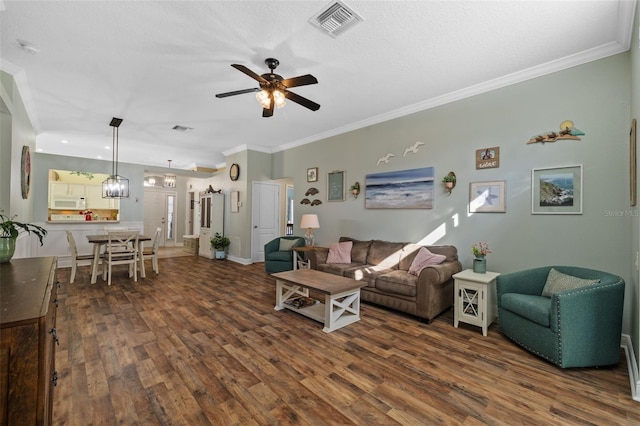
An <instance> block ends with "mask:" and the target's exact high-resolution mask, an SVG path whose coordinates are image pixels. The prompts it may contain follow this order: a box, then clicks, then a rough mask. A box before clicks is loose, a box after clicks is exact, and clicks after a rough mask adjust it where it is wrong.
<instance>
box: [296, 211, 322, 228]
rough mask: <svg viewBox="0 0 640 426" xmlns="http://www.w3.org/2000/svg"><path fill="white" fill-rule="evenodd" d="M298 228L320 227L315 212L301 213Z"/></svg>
mask: <svg viewBox="0 0 640 426" xmlns="http://www.w3.org/2000/svg"><path fill="white" fill-rule="evenodd" d="M300 228H307V229H308V228H320V222H319V221H318V215H317V214H303V215H302V219H300Z"/></svg>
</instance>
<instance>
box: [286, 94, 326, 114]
mask: <svg viewBox="0 0 640 426" xmlns="http://www.w3.org/2000/svg"><path fill="white" fill-rule="evenodd" d="M284 97H285V98H287V99H289V100H290V101H293V102H295V103H297V104H300V105H302V106H303V107H306V108H309V109H310V110H312V111H317V110H319V109H320V105H319V104H317V103H315V102H313V101H310V100H309V99H307V98H303V97H302V96H300V95H296V94H295V93H293V92H290V91H288V90H285V91H284Z"/></svg>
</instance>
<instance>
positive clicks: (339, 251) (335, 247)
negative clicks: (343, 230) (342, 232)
mask: <svg viewBox="0 0 640 426" xmlns="http://www.w3.org/2000/svg"><path fill="white" fill-rule="evenodd" d="M351 247H353V242H352V241H345V242H342V243H333V244H331V245H330V246H329V254H328V255H327V263H351Z"/></svg>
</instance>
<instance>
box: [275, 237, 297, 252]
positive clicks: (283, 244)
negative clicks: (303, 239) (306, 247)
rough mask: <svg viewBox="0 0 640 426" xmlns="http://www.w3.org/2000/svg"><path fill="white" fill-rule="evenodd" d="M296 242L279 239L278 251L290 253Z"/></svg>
mask: <svg viewBox="0 0 640 426" xmlns="http://www.w3.org/2000/svg"><path fill="white" fill-rule="evenodd" d="M297 242H298V240H289V239H287V238H280V248H279V249H278V251H291V250H293V247H294V246H295V245H296V243H297Z"/></svg>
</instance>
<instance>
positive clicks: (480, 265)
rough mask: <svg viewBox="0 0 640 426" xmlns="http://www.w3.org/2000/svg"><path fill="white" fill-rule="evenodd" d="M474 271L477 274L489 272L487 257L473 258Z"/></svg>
mask: <svg viewBox="0 0 640 426" xmlns="http://www.w3.org/2000/svg"><path fill="white" fill-rule="evenodd" d="M473 272H475V273H476V274H484V273H486V272H487V259H486V258H485V257H484V256H482V257H476V258H475V259H473Z"/></svg>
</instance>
